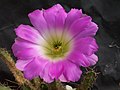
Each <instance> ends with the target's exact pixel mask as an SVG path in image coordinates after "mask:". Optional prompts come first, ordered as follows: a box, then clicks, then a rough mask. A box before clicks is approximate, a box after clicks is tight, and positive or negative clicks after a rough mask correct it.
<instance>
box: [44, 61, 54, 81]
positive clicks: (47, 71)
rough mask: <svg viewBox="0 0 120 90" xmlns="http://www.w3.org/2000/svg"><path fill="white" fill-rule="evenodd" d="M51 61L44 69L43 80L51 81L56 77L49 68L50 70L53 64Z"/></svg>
mask: <svg viewBox="0 0 120 90" xmlns="http://www.w3.org/2000/svg"><path fill="white" fill-rule="evenodd" d="M51 64H52V63H51V62H49V63H47V64H46V66H45V68H44V70H43V76H42V78H43V80H44V81H46V82H47V83H51V82H53V81H54V79H53V78H52V77H51V76H50V75H49V72H50V71H49V70H50V66H51Z"/></svg>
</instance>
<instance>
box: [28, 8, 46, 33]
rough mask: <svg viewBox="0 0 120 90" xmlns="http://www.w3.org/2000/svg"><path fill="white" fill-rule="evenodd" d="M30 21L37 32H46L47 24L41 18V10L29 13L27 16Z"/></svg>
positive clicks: (42, 17)
mask: <svg viewBox="0 0 120 90" xmlns="http://www.w3.org/2000/svg"><path fill="white" fill-rule="evenodd" d="M28 16H29V18H30V21H31V23H32V25H33V26H34V27H35V28H36V29H37V30H38V31H39V32H41V33H42V32H43V30H47V29H48V28H47V22H46V20H45V18H44V16H43V10H35V11H33V12H31V13H30V14H29V15H28Z"/></svg>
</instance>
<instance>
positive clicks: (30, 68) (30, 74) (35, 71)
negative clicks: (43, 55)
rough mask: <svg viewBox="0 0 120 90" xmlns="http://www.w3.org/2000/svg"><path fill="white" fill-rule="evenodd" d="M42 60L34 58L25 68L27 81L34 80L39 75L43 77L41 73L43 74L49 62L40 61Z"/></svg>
mask: <svg viewBox="0 0 120 90" xmlns="http://www.w3.org/2000/svg"><path fill="white" fill-rule="evenodd" d="M39 59H40V58H37V57H36V58H33V60H32V61H31V62H30V63H28V64H27V65H26V66H25V67H24V76H25V78H27V79H30V80H31V79H33V78H34V77H37V76H39V75H41V74H40V73H42V71H43V69H44V67H45V65H46V63H47V61H46V60H44V59H43V60H42V59H41V60H39Z"/></svg>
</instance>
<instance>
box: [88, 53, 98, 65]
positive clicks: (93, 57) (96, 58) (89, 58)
mask: <svg viewBox="0 0 120 90" xmlns="http://www.w3.org/2000/svg"><path fill="white" fill-rule="evenodd" d="M88 60H89V62H90V64H91V66H92V65H95V64H96V62H97V61H98V57H97V56H96V55H95V54H92V55H91V56H88Z"/></svg>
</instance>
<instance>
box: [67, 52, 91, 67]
mask: <svg viewBox="0 0 120 90" xmlns="http://www.w3.org/2000/svg"><path fill="white" fill-rule="evenodd" d="M68 59H69V60H70V61H71V62H73V63H75V64H76V65H79V66H83V67H88V66H90V62H89V60H88V58H87V57H86V56H85V55H84V54H82V53H80V52H77V51H75V52H73V53H72V54H71V55H70V56H69V57H68Z"/></svg>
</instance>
